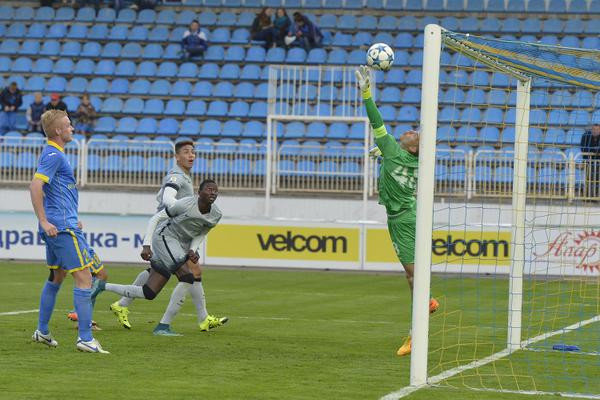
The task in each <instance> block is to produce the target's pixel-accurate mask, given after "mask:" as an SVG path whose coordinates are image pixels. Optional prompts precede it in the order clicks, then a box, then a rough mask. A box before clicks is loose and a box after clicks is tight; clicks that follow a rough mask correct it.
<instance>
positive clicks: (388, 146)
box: [356, 65, 400, 157]
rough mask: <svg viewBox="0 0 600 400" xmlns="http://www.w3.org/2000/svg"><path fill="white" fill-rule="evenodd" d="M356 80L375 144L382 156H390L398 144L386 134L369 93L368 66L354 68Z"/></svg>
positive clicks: (396, 149)
mask: <svg viewBox="0 0 600 400" xmlns="http://www.w3.org/2000/svg"><path fill="white" fill-rule="evenodd" d="M356 80H357V82H358V85H359V87H360V91H361V94H362V98H363V100H364V103H365V107H366V109H367V117H369V122H370V123H371V127H372V128H373V134H374V135H375V143H376V144H377V147H379V150H380V151H381V155H382V156H383V157H386V156H388V157H392V156H394V155H395V154H397V152H398V149H399V147H400V146H399V145H398V143H397V142H396V140H395V139H394V137H393V136H391V135H388V132H387V129H386V128H385V125H384V124H383V118H382V117H381V113H380V112H379V110H378V109H377V105H376V104H375V101H373V96H372V94H371V77H370V73H369V67H367V66H365V65H361V66H360V68H359V69H357V70H356ZM372 152H373V150H372ZM370 153H371V152H370ZM378 155H379V154H375V156H378Z"/></svg>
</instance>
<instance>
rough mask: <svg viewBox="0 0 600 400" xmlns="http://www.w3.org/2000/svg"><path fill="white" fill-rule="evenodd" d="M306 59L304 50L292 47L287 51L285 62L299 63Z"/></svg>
mask: <svg viewBox="0 0 600 400" xmlns="http://www.w3.org/2000/svg"><path fill="white" fill-rule="evenodd" d="M305 60H306V50H304V49H302V48H300V47H293V48H291V49H290V50H288V52H287V56H286V58H285V63H286V64H287V63H291V64H299V63H304V61H305Z"/></svg>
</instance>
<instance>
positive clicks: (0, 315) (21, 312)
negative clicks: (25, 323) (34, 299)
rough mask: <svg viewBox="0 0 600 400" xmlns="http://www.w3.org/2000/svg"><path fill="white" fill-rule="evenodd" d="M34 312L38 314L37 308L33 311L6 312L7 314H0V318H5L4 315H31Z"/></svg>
mask: <svg viewBox="0 0 600 400" xmlns="http://www.w3.org/2000/svg"><path fill="white" fill-rule="evenodd" d="M36 312H38V309H37V308H36V309H35V310H23V311H7V312H0V317H2V316H5V315H21V314H32V313H36Z"/></svg>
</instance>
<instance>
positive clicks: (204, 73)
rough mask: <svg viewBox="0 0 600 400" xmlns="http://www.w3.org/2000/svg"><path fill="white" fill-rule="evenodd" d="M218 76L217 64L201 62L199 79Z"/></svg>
mask: <svg viewBox="0 0 600 400" xmlns="http://www.w3.org/2000/svg"><path fill="white" fill-rule="evenodd" d="M218 76H219V66H218V65H217V64H214V63H206V64H202V67H201V68H200V72H199V73H198V78H201V79H217V77H218Z"/></svg>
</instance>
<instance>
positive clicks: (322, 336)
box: [0, 262, 600, 400]
mask: <svg viewBox="0 0 600 400" xmlns="http://www.w3.org/2000/svg"><path fill="white" fill-rule="evenodd" d="M139 271H140V267H130V266H129V267H110V266H109V276H110V280H111V281H112V282H115V283H129V282H131V281H132V279H133V278H134V277H135V276H136V275H137V273H138V272H139ZM0 273H1V274H2V275H1V276H2V279H1V280H0V293H1V297H0V298H1V299H2V301H1V302H0V371H1V372H0V399H11V400H12V399H70V398H73V399H78V400H84V399H102V400H108V399H119V400H134V399H164V398H168V399H378V398H379V397H381V396H383V395H385V394H387V393H389V392H392V391H395V390H398V389H400V388H401V387H403V386H406V385H407V384H408V381H409V363H410V359H409V358H408V357H406V358H398V357H397V356H396V355H395V350H396V349H397V347H398V345H399V344H400V342H401V337H402V336H403V335H405V333H406V331H407V329H408V326H409V315H410V313H409V295H408V288H407V285H406V283H405V280H404V277H403V276H402V275H400V274H374V273H351V272H330V271H292V270H265V269H263V270H259V269H244V268H239V269H234V268H232V269H224V268H214V267H213V268H210V267H208V268H206V269H205V275H204V285H205V291H206V296H207V304H208V309H209V312H211V313H213V314H216V315H227V316H229V317H230V321H229V322H228V323H227V324H226V325H225V326H223V327H221V328H217V329H215V330H214V331H211V332H208V333H201V332H199V330H198V327H197V321H196V316H195V309H194V307H193V304H192V302H191V299H189V298H188V299H187V301H186V304H185V305H184V307H183V309H182V312H181V314H180V315H178V316H177V318H176V319H175V321H174V323H173V329H174V330H176V331H177V332H179V333H182V334H183V335H184V336H182V337H155V336H153V335H152V329H153V327H154V325H155V324H156V323H157V322H158V320H159V319H160V317H161V315H162V312H163V311H164V309H165V307H166V304H167V302H168V298H169V296H170V293H171V289H172V287H173V286H174V285H175V282H174V279H172V281H171V282H169V285H168V286H167V287H166V288H165V289H164V290H163V291H162V292H161V294H160V295H159V296H158V297H157V299H155V300H154V301H145V300H136V301H135V302H134V304H133V305H132V307H131V311H132V313H131V314H130V321H131V323H132V324H133V329H132V330H131V331H128V330H126V329H123V328H122V327H120V326H119V325H118V324H117V321H116V320H115V318H114V317H113V315H112V314H111V313H110V311H109V310H108V306H109V304H110V303H112V302H113V301H115V300H116V299H117V296H116V295H114V294H112V293H108V292H107V293H103V294H102V295H101V296H99V298H98V301H97V304H96V310H95V313H94V319H95V320H96V321H98V324H99V325H100V326H101V327H102V329H103V330H102V331H100V332H96V333H95V336H96V337H97V338H98V339H99V340H100V342H101V343H102V345H103V347H104V348H105V349H106V350H109V351H110V352H111V354H110V355H95V354H83V353H80V352H77V351H76V349H75V345H74V342H75V339H76V330H75V323H73V322H71V321H68V320H67V318H66V313H67V311H68V310H69V309H70V308H71V304H72V287H73V283H72V279H71V278H69V277H68V278H67V279H68V280H67V281H66V282H65V284H64V285H63V288H62V289H61V292H60V293H59V297H58V299H57V305H56V309H55V313H54V315H53V318H52V320H51V322H50V329H51V331H52V333H53V335H54V336H55V338H56V339H57V340H58V342H59V347H58V348H56V349H50V348H47V347H45V346H43V345H41V344H35V343H32V342H31V341H30V337H31V334H32V332H33V330H34V329H35V327H36V322H37V313H36V312H29V313H21V314H12V315H8V314H6V313H9V312H14V311H27V310H35V309H37V307H38V301H39V294H40V291H41V287H42V285H43V283H44V280H45V279H46V277H47V270H46V269H45V268H44V267H43V266H42V264H41V263H40V264H24V263H11V262H3V263H0ZM506 286H507V281H506V279H479V280H475V279H454V280H452V279H445V278H444V279H443V280H442V278H434V281H433V287H434V294H436V295H438V296H439V297H440V298H441V299H443V301H445V302H446V303H448V304H451V305H453V306H456V307H457V308H459V307H460V304H463V306H464V304H466V302H468V301H469V299H470V301H472V302H473V303H477V302H481V304H479V307H486V306H488V305H489V306H490V307H491V306H494V307H496V308H498V309H500V308H502V307H504V304H502V303H501V302H500V303H499V304H491V303H490V304H488V303H487V301H488V300H484V299H486V298H488V297H485V296H482V293H492V292H493V291H496V290H497V291H500V290H504V289H505V288H506ZM436 287H438V289H437V290H442V289H443V290H444V293H439V294H438V293H436ZM468 296H471V297H470V298H469V297H468ZM488 299H489V298H488ZM489 301H490V302H491V300H489ZM494 301H496V300H494ZM504 301H505V300H504ZM463 302H464V303H463ZM463 308H466V307H463ZM504 309H505V307H504ZM457 312H460V310H457ZM456 315H457V314H456V312H455V311H454V310H450V309H448V308H447V307H444V304H443V310H441V312H440V313H439V316H436V317H435V318H434V319H433V320H432V325H431V327H432V330H438V334H433V335H432V336H431V345H432V346H433V347H439V345H440V343H441V341H442V339H443V341H444V343H446V347H445V348H446V350H445V351H444V352H432V353H431V354H430V361H429V362H430V370H431V371H432V373H439V372H441V370H439V371H438V370H436V368H438V369H439V368H440V366H444V367H446V369H447V368H451V367H452V366H453V365H452V363H453V361H455V360H456V359H464V360H467V361H469V360H472V359H473V356H474V355H481V356H487V355H489V354H491V353H490V352H489V350H491V349H492V348H494V349H497V350H500V348H499V347H494V346H488V347H486V346H485V345H483V346H478V347H476V346H474V345H473V343H474V342H475V341H473V340H470V338H469V337H468V332H469V329H470V327H472V326H477V325H479V326H480V327H484V326H491V325H492V324H500V323H501V322H502V323H505V321H506V319H505V316H506V314H505V313H504V314H503V313H501V312H498V313H489V315H486V313H468V312H460V321H459V319H456V320H454V318H455V317H456ZM573 318H575V320H576V316H573ZM565 322H568V321H565ZM459 325H460V326H461V327H463V328H460V329H458V328H456V329H453V327H456V326H459ZM441 326H445V329H446V330H447V331H446V332H445V333H444V334H443V335H442V334H441V333H440V332H441V331H440V329H442V328H441ZM501 326H503V325H499V329H500V327H501ZM453 332H454V333H453ZM486 332H487V333H486ZM591 332H592V334H594V333H595V334H597V333H598V328H597V327H596V328H595V329H593V330H591ZM432 333H435V332H432ZM458 333H461V334H462V335H464V336H463V337H462V339H459V336H458ZM478 334H479V335H484V336H479V338H480V339H481V342H494V341H495V346H501V343H500V342H501V341H502V340H503V339H502V337H501V335H500V338H499V339H489V340H486V338H485V335H489V336H490V337H492V335H491V332H490V331H489V330H487V331H486V330H485V329H482V330H481V332H479V333H478ZM596 339H598V337H597V336H596ZM453 341H454V342H456V343H462V344H464V346H462V347H461V346H458V347H455V346H454V345H453ZM457 348H458V349H459V350H460V351H459V350H456V349H457ZM478 352H481V354H479V353H478ZM522 353H523V355H521V357H524V356H526V359H525V360H519V359H518V356H515V358H514V359H513V360H511V363H512V368H514V367H517V369H518V368H523V369H524V372H523V373H526V374H527V375H536V374H539V376H541V377H542V378H541V379H542V383H543V379H547V378H544V377H547V376H552V374H557V375H559V376H561V375H565V374H568V373H570V372H576V373H579V374H581V373H582V371H581V370H577V371H569V370H566V371H565V370H564V368H565V364H564V363H563V364H560V363H558V364H556V365H552V364H549V363H548V361H549V360H550V361H551V360H552V357H556V360H561V359H562V358H561V357H565V355H564V354H563V353H560V354H552V353H548V352H540V353H535V352H522ZM598 359H599V357H597V358H595V359H593V358H592V360H595V361H593V363H591V364H590V368H592V370H590V371H589V379H594V383H590V386H588V387H585V389H587V390H594V389H595V390H597V391H596V392H595V393H599V392H600V387H599V384H598V383H597V381H598V380H597V378H592V376H596V374H595V373H592V371H593V370H595V371H596V372H597V371H598ZM532 360H533V361H532ZM582 360H583V359H582ZM586 360H589V359H586ZM503 365H506V364H500V363H499V365H497V366H495V370H492V369H491V367H490V368H488V369H487V370H486V369H485V368H480V369H479V370H478V373H477V374H474V373H473V371H471V372H470V374H465V375H464V376H461V377H459V378H458V379H457V378H455V379H454V380H451V382H450V384H451V385H452V386H455V387H447V386H444V387H439V388H431V389H426V390H420V391H417V392H416V393H414V394H412V395H411V396H409V397H407V398H409V399H431V398H435V399H436V400H442V399H457V398H460V399H486V398H489V399H531V398H533V397H532V396H527V395H514V394H500V393H486V392H476V391H471V390H469V389H467V388H466V387H465V385H467V386H469V385H471V386H479V387H481V386H482V384H481V383H478V382H479V381H480V380H483V381H485V380H492V381H493V378H492V377H493V376H494V373H499V374H501V375H502V374H503V373H504V372H506V371H503V370H502V368H503ZM507 368H508V367H507ZM490 372H493V373H490ZM583 372H585V371H583ZM488 373H490V374H488ZM507 382H510V379H507ZM484 384H486V386H488V387H491V386H493V384H494V382H484ZM523 385H526V384H525V383H524V384H523ZM506 387H507V388H512V387H510V385H508V384H507V386H506ZM540 389H543V387H541V388H540ZM561 389H562V390H564V391H577V390H576V389H577V388H576V387H575V388H574V387H568V385H567V384H565V385H564V387H563V388H561ZM545 398H550V396H548V397H545Z"/></svg>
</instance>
